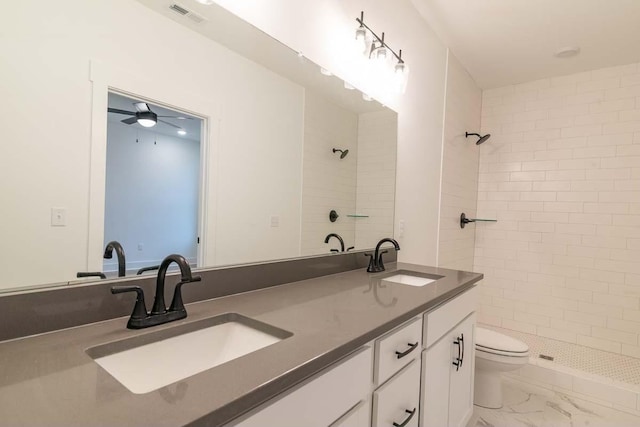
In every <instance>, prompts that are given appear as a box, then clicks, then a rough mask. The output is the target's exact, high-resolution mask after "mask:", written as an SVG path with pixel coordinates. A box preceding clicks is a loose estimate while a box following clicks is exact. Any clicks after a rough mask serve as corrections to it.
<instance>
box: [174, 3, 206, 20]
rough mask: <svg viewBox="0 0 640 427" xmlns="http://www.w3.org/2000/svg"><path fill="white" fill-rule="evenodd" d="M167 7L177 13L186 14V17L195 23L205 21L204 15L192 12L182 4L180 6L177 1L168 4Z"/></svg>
mask: <svg viewBox="0 0 640 427" xmlns="http://www.w3.org/2000/svg"><path fill="white" fill-rule="evenodd" d="M169 9H171V10H173V11H174V12H176V13H179V14H180V15H182V16H186V17H187V18H189V19H191V20H192V21H193V22H195V23H196V24H200V23H202V22H204V21H206V19H205V18H204V16H202V15H198V14H197V13H194V12H192V11H190V10H189V9H187V8H185V7H184V6H181V5H179V4H177V3H173V4H171V5H170V6H169Z"/></svg>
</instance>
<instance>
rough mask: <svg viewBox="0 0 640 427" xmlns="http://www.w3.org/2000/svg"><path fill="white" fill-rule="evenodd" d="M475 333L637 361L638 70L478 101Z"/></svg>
mask: <svg viewBox="0 0 640 427" xmlns="http://www.w3.org/2000/svg"><path fill="white" fill-rule="evenodd" d="M482 132H483V133H491V134H492V137H491V139H490V140H489V141H488V142H487V143H485V144H483V145H482V146H481V149H480V172H479V184H478V185H479V192H478V206H477V209H478V216H480V217H487V218H496V219H498V222H497V223H479V224H476V225H475V228H476V246H475V262H474V270H475V271H481V272H483V273H484V274H485V279H484V280H483V281H482V284H481V288H482V291H483V299H482V304H481V308H480V321H482V322H484V323H487V324H491V325H495V326H500V327H503V328H507V329H513V330H518V331H522V332H526V333H530V334H536V335H539V336H544V337H548V338H553V339H557V340H561V341H567V342H571V343H576V344H580V345H584V346H587V347H592V348H597V349H600V350H605V351H609V352H614V353H620V354H624V355H629V356H635V357H640V341H639V334H640V65H639V64H631V65H627V66H621V67H613V68H607V69H602V70H595V71H591V72H586V73H580V74H574V75H570V76H563V77H557V78H551V79H544V80H539V81H535V82H530V83H526V84H520V85H513V86H507V87H502V88H498V89H490V90H486V91H484V92H483V97H482Z"/></svg>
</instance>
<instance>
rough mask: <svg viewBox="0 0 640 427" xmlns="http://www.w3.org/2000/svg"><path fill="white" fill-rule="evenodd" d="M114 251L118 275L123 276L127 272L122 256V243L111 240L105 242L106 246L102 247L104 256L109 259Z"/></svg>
mask: <svg viewBox="0 0 640 427" xmlns="http://www.w3.org/2000/svg"><path fill="white" fill-rule="evenodd" d="M114 250H115V251H116V256H117V257H118V277H124V276H125V274H126V273H127V266H126V261H125V257H124V248H123V247H122V245H121V244H120V243H119V242H117V241H115V240H113V241H111V242H109V243H107V247H106V248H104V258H105V259H111V258H112V257H113V251H114Z"/></svg>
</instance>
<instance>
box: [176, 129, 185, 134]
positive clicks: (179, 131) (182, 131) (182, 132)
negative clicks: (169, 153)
mask: <svg viewBox="0 0 640 427" xmlns="http://www.w3.org/2000/svg"><path fill="white" fill-rule="evenodd" d="M186 134H187V131H186V130H184V129H178V135H186Z"/></svg>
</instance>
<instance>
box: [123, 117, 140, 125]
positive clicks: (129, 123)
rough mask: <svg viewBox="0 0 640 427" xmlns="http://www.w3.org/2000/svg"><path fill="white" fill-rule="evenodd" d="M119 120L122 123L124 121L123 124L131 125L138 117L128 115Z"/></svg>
mask: <svg viewBox="0 0 640 427" xmlns="http://www.w3.org/2000/svg"><path fill="white" fill-rule="evenodd" d="M120 121H121V122H122V123H125V124H128V125H132V124H134V123H135V122H137V121H138V118H137V117H135V116H134V117H129V118H128V119H124V120H120Z"/></svg>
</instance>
